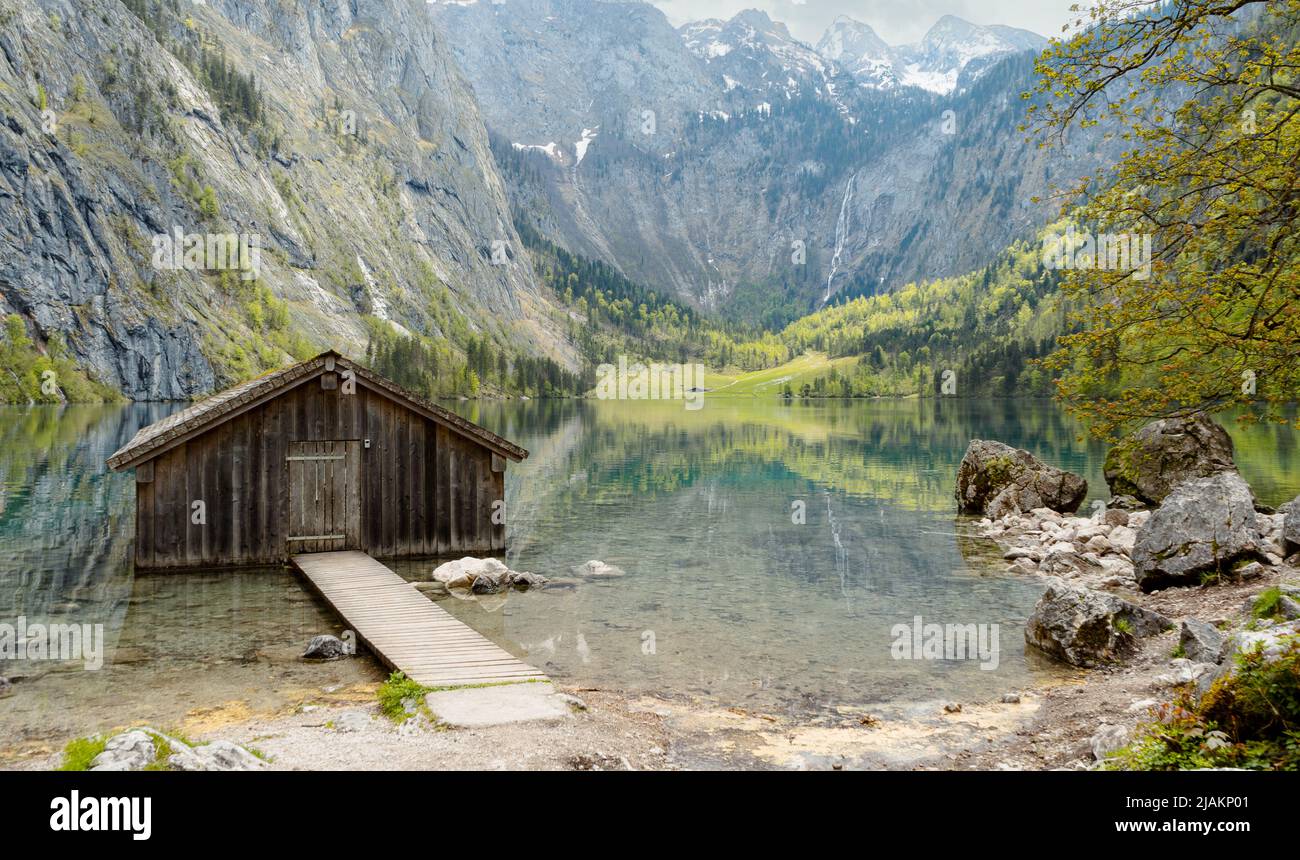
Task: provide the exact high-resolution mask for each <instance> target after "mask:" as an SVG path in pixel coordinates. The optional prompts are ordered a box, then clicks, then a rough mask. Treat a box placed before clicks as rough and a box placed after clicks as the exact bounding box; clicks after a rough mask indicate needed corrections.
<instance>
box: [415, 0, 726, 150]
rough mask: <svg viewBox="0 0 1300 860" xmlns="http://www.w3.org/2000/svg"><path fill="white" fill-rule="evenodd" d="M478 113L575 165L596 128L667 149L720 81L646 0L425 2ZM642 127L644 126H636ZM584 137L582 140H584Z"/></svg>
mask: <svg viewBox="0 0 1300 860" xmlns="http://www.w3.org/2000/svg"><path fill="white" fill-rule="evenodd" d="M427 8H428V10H429V13H430V14H431V16H432V17H433V20H434V23H435V25H436V26H437V27H438V28H439V29H441V30H442V31H443V32H445V33H446V34H447V35H448V37H449V38H448V44H449V45H450V47H451V49H452V50H453V51H454V52H455V56H456V60H457V62H458V64H459V65H460V67H461V68H462V69H464V70H466V71H468V72H469V78H470V81H471V83H472V84H473V88H474V92H475V94H476V95H477V98H478V103H479V106H480V109H481V110H482V112H483V116H484V119H485V120H486V121H487V124H488V126H489V127H490V128H492V129H493V130H495V131H497V132H499V133H501V134H503V135H505V136H506V137H507V138H509V140H510V141H511V143H512V144H518V145H519V147H520V148H521V149H526V150H531V151H537V152H542V153H545V154H547V155H549V156H550V157H552V158H553V159H555V160H557V161H559V162H561V163H566V164H570V165H572V164H573V163H574V162H576V161H579V160H580V158H579V153H581V154H584V155H585V153H586V151H587V149H588V148H589V147H590V146H591V144H592V142H593V141H595V140H598V138H599V137H600V136H602V135H609V134H615V135H617V134H621V133H635V134H636V135H637V136H638V138H639V144H640V145H641V147H642V148H644V149H647V150H657V151H661V152H666V151H668V150H669V149H670V148H671V141H672V139H673V137H674V136H675V135H677V134H679V133H680V132H681V131H682V129H683V127H684V125H683V124H684V123H685V122H687V121H689V119H690V117H692V116H693V115H694V114H695V113H696V112H698V111H700V110H703V109H706V107H709V108H711V107H717V103H716V102H717V99H718V97H719V96H720V95H721V87H720V86H719V85H718V84H717V83H716V82H715V81H714V80H713V78H712V77H711V76H710V75H709V73H708V71H707V70H706V69H705V68H704V67H703V66H702V65H701V64H700V63H698V62H696V60H695V58H694V56H693V55H692V54H691V53H690V52H689V51H688V50H687V49H686V46H685V45H684V44H683V43H682V40H681V38H680V37H679V36H678V34H677V32H676V30H674V29H673V27H672V25H671V24H669V23H668V20H667V18H665V17H664V16H663V14H662V13H661V12H659V10H657V9H655V8H654V7H653V6H649V5H647V4H644V3H604V2H594V0H520V2H515V0H511V2H509V3H488V2H483V3H463V2H437V3H430V4H429V5H428V7H427ZM641 129H646V132H645V133H641V131H640V130H641ZM584 141H585V142H584Z"/></svg>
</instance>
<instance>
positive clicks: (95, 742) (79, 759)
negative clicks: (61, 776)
mask: <svg viewBox="0 0 1300 860" xmlns="http://www.w3.org/2000/svg"><path fill="white" fill-rule="evenodd" d="M107 744H108V738H106V737H104V736H103V735H95V736H94V737H89V738H74V739H73V740H70V741H68V745H67V746H66V747H64V748H63V763H62V764H60V765H59V770H69V771H73V770H75V771H84V770H90V765H91V763H92V762H94V761H95V758H96V757H97V756H98V755H99V754H100V753H102V752H103V751H104V747H105V746H106V745H107Z"/></svg>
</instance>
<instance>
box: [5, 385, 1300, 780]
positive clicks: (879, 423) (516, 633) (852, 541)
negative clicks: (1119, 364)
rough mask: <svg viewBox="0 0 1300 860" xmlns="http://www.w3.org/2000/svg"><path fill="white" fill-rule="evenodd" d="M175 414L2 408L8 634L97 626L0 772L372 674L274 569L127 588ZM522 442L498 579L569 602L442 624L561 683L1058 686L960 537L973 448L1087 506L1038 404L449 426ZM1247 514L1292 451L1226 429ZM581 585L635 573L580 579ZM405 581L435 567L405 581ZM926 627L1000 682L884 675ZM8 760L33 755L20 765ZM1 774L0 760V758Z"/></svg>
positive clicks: (771, 696) (1269, 490)
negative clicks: (1243, 481)
mask: <svg viewBox="0 0 1300 860" xmlns="http://www.w3.org/2000/svg"><path fill="white" fill-rule="evenodd" d="M175 408H178V407H177V406H173V405H135V406H127V407H68V408H46V407H41V408H3V409H0V621H3V620H12V619H15V618H17V617H18V616H24V617H26V618H27V620H28V621H29V623H31V622H37V623H45V622H48V621H66V622H75V623H92V624H94V623H100V624H104V626H105V639H106V645H107V650H108V654H107V665H106V667H105V669H104V670H103V671H101V672H84V671H78V670H76V669H75V668H73V667H68V666H62V665H56V664H41V665H32V664H24V665H21V666H14V665H0V674H6V675H11V676H17V677H18V678H19V684H18V685H17V687H16V689H17V692H16V693H15V695H13V696H11V697H9V698H7V699H3V700H0V737H4V738H6V739H8V740H7V744H8V745H9V746H8V747H7V749H8V750H9V752H10V753H11V754H12V752H13V750H15V749H17V748H18V747H23V748H24V749H31V748H34V746H39V745H40V744H46V743H55V742H56V741H57V739H59V738H64V737H67V736H70V735H75V734H83V733H86V732H89V731H95V730H99V729H102V728H107V727H112V726H117V725H124V724H127V723H130V722H135V721H137V720H145V721H153V722H161V723H165V724H168V725H173V726H179V725H180V724H181V723H182V722H183V721H185V720H194V719H200V718H204V719H206V718H212V715H213V714H216V713H229V714H231V715H237V714H239V713H243V712H246V711H247V710H248V709H250V708H251V709H254V710H258V709H262V710H275V709H279V708H287V707H292V706H293V705H294V704H296V703H297V702H300V701H306V700H310V699H311V698H313V697H318V696H320V695H321V691H322V689H323V688H332V689H333V688H346V687H348V686H349V685H358V684H362V683H365V682H373V681H374V680H376V679H378V678H379V677H381V676H382V673H381V672H380V670H379V669H378V667H377V666H376V665H375V664H374V663H373V662H371V661H368V660H357V661H348V662H346V663H337V664H328V665H326V666H320V665H307V664H303V663H300V662H298V660H297V654H298V653H299V652H300V651H301V648H302V645H303V643H304V642H305V641H306V639H307V638H308V637H310V636H311V635H314V634H316V633H321V632H329V631H333V632H339V631H340V627H339V623H338V621H337V619H335V618H333V617H332V616H331V614H330V613H329V612H328V611H327V610H326V609H325V608H324V607H323V606H321V605H320V604H319V603H318V602H317V601H316V600H315V599H314V598H313V597H312V596H310V595H309V594H307V593H306V592H305V591H304V590H303V588H302V587H301V585H300V584H299V582H298V580H297V579H296V578H295V576H294V575H293V574H292V573H290V572H289V571H287V570H284V569H273V570H261V571H241V572H238V573H232V572H189V573H185V574H180V575H170V574H153V575H148V576H143V575H142V576H137V575H135V573H134V571H133V570H132V566H131V553H132V539H133V530H134V486H133V481H132V477H131V476H130V475H129V474H125V475H116V474H112V473H109V472H108V471H107V468H106V467H105V465H104V461H105V460H106V459H107V458H108V456H109V455H110V454H111V453H112V452H113V451H114V450H116V449H117V448H118V447H120V446H121V445H122V444H123V443H125V442H126V441H127V440H128V439H129V438H130V437H131V436H132V435H133V434H134V433H135V431H136V430H137V429H138V428H139V427H141V426H144V425H146V424H148V423H151V422H153V421H156V420H158V419H159V418H161V417H163V416H164V415H166V414H167V413H168V412H170V411H171V410H173V409H175ZM455 408H457V409H458V410H460V411H461V412H462V413H463V414H465V415H466V417H469V418H471V419H472V420H475V421H478V422H480V423H482V424H484V425H485V426H487V427H489V428H490V429H492V430H495V431H496V432H498V433H501V434H503V435H505V436H506V437H507V438H510V439H512V440H514V441H517V442H519V443H520V444H522V445H524V446H525V447H527V448H528V449H529V450H530V451H531V456H530V458H529V459H528V460H527V461H525V462H524V463H522V464H519V465H517V466H512V467H511V469H510V470H509V472H508V474H507V489H506V496H507V514H508V522H509V526H508V544H509V553H508V562H509V563H510V565H511V566H512V567H514V568H516V569H521V570H531V571H534V572H537V573H541V574H544V575H546V576H548V577H552V578H554V579H559V580H567V581H568V582H567V583H562V584H564V585H567V586H568V587H566V588H561V589H555V590H548V591H545V592H540V593H529V594H511V595H509V596H491V597H487V598H483V599H480V600H476V601H461V600H458V599H456V598H452V597H446V598H443V599H442V601H441V602H442V604H443V605H444V606H446V607H447V608H448V609H449V610H451V611H453V612H455V613H456V614H457V615H459V616H460V617H462V618H464V619H465V620H466V621H468V622H469V623H471V624H472V625H473V626H475V627H476V628H477V629H479V630H480V631H481V632H483V633H484V634H485V635H487V636H489V637H491V638H493V639H494V640H496V641H497V642H499V643H500V644H502V645H503V646H504V647H506V648H507V649H509V650H511V651H513V652H515V653H516V654H519V655H521V656H524V657H526V658H527V659H529V660H530V661H532V662H534V663H535V664H536V665H539V666H541V667H543V668H544V669H546V671H548V672H550V673H551V674H552V675H554V676H555V677H557V678H559V679H562V680H566V681H572V682H575V683H579V684H583V685H594V686H607V687H612V688H618V689H630V690H653V691H667V692H674V691H676V692H682V693H687V694H692V695H704V696H715V697H717V698H718V699H719V700H722V701H723V702H725V703H728V704H750V705H753V706H756V707H764V708H773V709H782V708H783V709H787V710H791V711H815V710H824V709H826V708H833V707H837V706H841V705H862V704H872V705H875V704H880V703H889V702H896V701H901V700H916V699H924V698H938V697H943V698H967V699H968V700H970V699H972V698H976V697H983V696H988V695H993V694H997V693H1000V692H1002V691H1005V690H1007V689H1015V688H1019V687H1021V686H1024V685H1027V684H1031V683H1034V682H1035V680H1037V679H1038V678H1040V677H1042V675H1043V673H1044V672H1046V671H1048V668H1047V667H1045V666H1043V665H1041V664H1039V663H1037V662H1036V661H1035V660H1034V659H1033V658H1032V656H1030V657H1027V656H1026V655H1025V653H1024V647H1023V637H1022V635H1021V625H1022V623H1023V620H1024V618H1025V616H1026V614H1027V613H1028V611H1029V608H1030V607H1031V606H1032V604H1033V601H1034V600H1035V599H1036V597H1037V595H1038V593H1039V592H1040V591H1041V587H1040V585H1039V584H1038V583H1037V582H1036V581H1033V580H1029V579H1025V578H1022V577H1018V576H1010V575H1005V574H1002V573H1001V572H1000V565H999V563H998V561H999V560H998V559H997V558H996V553H995V552H993V548H992V547H991V545H990V544H989V543H988V542H987V541H983V540H981V539H978V538H975V537H973V536H972V535H971V534H970V526H969V523H963V522H962V521H958V520H956V518H955V517H954V516H953V513H952V511H953V503H952V483H953V477H954V475H955V471H956V465H957V462H958V461H959V460H960V457H961V454H962V452H963V451H964V450H965V447H966V445H967V443H968V442H969V440H970V439H971V438H973V437H983V438H992V439H999V440H1003V441H1006V442H1009V443H1011V444H1014V445H1017V446H1019V447H1024V448H1027V449H1029V450H1031V451H1033V452H1034V453H1035V454H1037V455H1039V456H1040V457H1043V458H1044V459H1046V460H1048V461H1049V462H1053V463H1056V464H1058V465H1061V466H1063V467H1065V468H1069V469H1072V470H1075V471H1078V472H1081V473H1083V474H1084V475H1085V476H1087V478H1088V480H1089V483H1090V485H1091V488H1092V496H1093V497H1104V496H1105V484H1104V481H1103V480H1102V476H1101V464H1102V461H1103V459H1104V455H1105V449H1104V446H1102V445H1100V444H1098V443H1096V442H1090V441H1081V437H1082V435H1083V434H1082V433H1081V429H1080V428H1079V427H1078V426H1077V425H1076V424H1074V423H1073V422H1072V421H1070V420H1069V419H1068V418H1067V417H1065V416H1064V415H1063V414H1062V413H1061V412H1060V410H1058V409H1057V408H1056V407H1055V406H1053V405H1052V404H1050V403H1043V402H1030V401H1000V402H991V403H973V402H967V401H879V402H877V401H854V402H838V401H821V402H812V403H802V402H797V401H796V402H794V403H790V404H786V403H781V402H778V401H757V400H741V399H735V400H726V399H722V398H712V399H710V400H708V401H707V402H706V406H705V408H704V409H703V410H700V411H699V412H691V411H687V410H685V409H683V408H682V406H681V404H680V403H676V404H670V403H602V402H595V401H533V402H527V403H499V402H498V403H491V402H485V403H461V404H456V405H455ZM1231 429H1232V432H1233V435H1234V438H1235V441H1236V444H1237V454H1238V457H1237V459H1238V463H1239V465H1240V467H1241V469H1242V472H1243V474H1244V475H1245V476H1246V478H1247V479H1248V480H1249V481H1250V482H1251V484H1252V486H1254V488H1255V490H1256V492H1257V495H1258V496H1259V498H1260V499H1261V501H1263V502H1265V503H1268V504H1277V503H1280V502H1282V501H1285V500H1287V499H1290V498H1292V497H1294V496H1295V495H1296V494H1297V493H1300V474H1297V472H1298V469H1297V446H1296V441H1297V440H1296V435H1297V434H1296V433H1295V431H1293V430H1289V429H1286V428H1279V427H1271V426H1270V427H1255V428H1248V429H1242V428H1238V427H1235V426H1234V427H1232V428H1231ZM590 559H600V560H603V561H606V562H609V563H610V564H613V565H617V566H618V567H620V568H622V569H623V571H625V572H626V575H625V576H623V577H618V578H611V579H607V580H588V579H583V578H582V577H580V576H578V575H576V574H575V573H574V572H573V571H574V568H576V567H577V566H579V565H581V564H583V563H584V562H586V561H588V560H590ZM397 567H399V569H400V571H401V572H403V573H404V575H406V576H408V577H410V578H412V579H421V578H428V576H429V574H430V572H431V570H432V567H433V564H432V563H430V562H414V563H408V564H402V565H398V566H397ZM917 615H920V616H922V617H923V618H924V619H925V620H926V621H934V622H939V623H983V624H999V625H1000V627H1001V637H1000V643H1001V649H1002V653H1001V660H1000V665H999V668H998V669H997V670H996V671H994V672H985V671H981V670H980V669H979V668H978V666H976V665H975V664H974V663H973V662H920V661H916V662H914V661H897V660H894V659H892V657H891V656H890V644H891V633H890V631H891V629H892V627H893V625H895V624H898V623H910V622H911V621H912V619H913V618H914V617H915V616H917ZM24 745H25V746H24ZM5 754H6V753H5V751H4V750H0V757H2V756H4V755H5Z"/></svg>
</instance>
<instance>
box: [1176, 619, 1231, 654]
mask: <svg viewBox="0 0 1300 860" xmlns="http://www.w3.org/2000/svg"><path fill="white" fill-rule="evenodd" d="M1178 644H1179V646H1180V647H1181V648H1182V649H1183V656H1185V657H1186V658H1187V659H1188V660H1191V661H1192V662H1194V663H1218V662H1219V660H1221V659H1222V658H1223V634H1222V633H1220V632H1219V630H1218V628H1216V627H1215V626H1214V625H1213V624H1208V623H1206V622H1204V621H1202V620H1200V619H1199V618H1186V619H1183V626H1182V629H1180V630H1179V631H1178Z"/></svg>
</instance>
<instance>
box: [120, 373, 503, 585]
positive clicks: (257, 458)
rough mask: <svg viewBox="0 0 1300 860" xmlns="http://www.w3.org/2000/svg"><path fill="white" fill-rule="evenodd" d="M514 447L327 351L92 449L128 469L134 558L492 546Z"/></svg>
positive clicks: (233, 560)
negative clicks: (109, 449) (114, 446)
mask: <svg viewBox="0 0 1300 860" xmlns="http://www.w3.org/2000/svg"><path fill="white" fill-rule="evenodd" d="M527 456H528V452H527V451H525V450H524V449H523V448H520V447H519V446H517V445H514V444H512V443H511V442H508V441H506V440H505V439H502V438H501V437H500V436H497V435H496V434H494V433H491V432H489V431H487V430H485V429H483V428H482V427H479V426H478V425H477V424H474V423H472V422H470V421H467V420H465V419H464V418H461V417H460V416H458V415H454V414H453V413H451V412H448V411H447V410H446V409H444V408H442V407H441V406H438V405H437V404H434V403H430V402H429V401H427V400H424V399H423V398H421V397H418V396H416V395H414V394H412V393H411V392H409V391H406V390H404V389H402V388H400V387H399V386H397V385H395V384H393V383H392V382H389V381H388V380H386V379H383V378H382V377H380V376H378V375H377V374H374V373H372V372H371V371H369V370H367V369H366V368H364V367H362V366H361V365H359V364H356V363H355V362H352V361H350V360H348V359H346V358H344V357H343V356H342V355H340V354H339V353H337V352H333V351H330V352H326V353H323V354H321V355H318V356H316V357H315V358H313V359H310V360H308V361H304V362H302V363H301V364H295V365H293V366H291V367H286V368H284V369H282V370H278V371H275V372H273V373H269V374H267V375H265V376H262V377H259V378H257V379H253V380H251V381H249V382H245V383H243V384H241V385H238V386H235V387H234V388H231V389H229V390H228V391H224V392H222V393H220V394H216V395H213V396H212V397H209V398H208V399H206V400H203V401H201V402H199V403H196V404H194V405H193V406H190V407H189V408H187V409H183V410H181V411H179V412H177V413H176V414H174V415H171V416H170V417H168V418H165V419H164V420H162V421H159V422H158V423H156V424H153V425H151V426H149V427H146V428H144V429H143V430H141V431H140V432H139V433H137V434H136V435H135V438H133V439H132V440H131V441H130V442H129V443H128V444H127V445H126V446H125V447H124V448H122V449H121V450H120V451H118V452H117V453H116V454H114V455H113V456H112V457H111V458H109V460H108V465H109V467H110V468H112V469H113V470H115V471H120V470H123V469H131V468H134V469H135V480H136V542H135V565H136V567H137V568H138V569H149V568H187V567H188V568H199V567H218V566H223V565H256V564H279V563H283V562H287V561H289V560H290V559H291V558H292V557H294V556H297V555H301V554H306V553H327V552H341V551H349V550H355V551H359V552H363V553H368V554H370V555H373V556H376V557H379V558H402V557H421V556H439V555H451V554H456V555H461V554H467V553H491V552H499V551H501V550H503V549H504V548H505V525H504V511H503V510H502V505H503V504H504V496H505V468H506V462H507V461H508V460H514V461H516V462H518V461H520V460H523V459H524V458H525V457H527ZM499 503H500V504H499Z"/></svg>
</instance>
